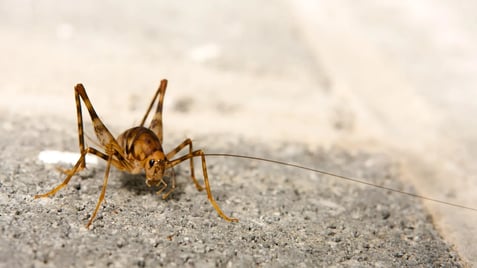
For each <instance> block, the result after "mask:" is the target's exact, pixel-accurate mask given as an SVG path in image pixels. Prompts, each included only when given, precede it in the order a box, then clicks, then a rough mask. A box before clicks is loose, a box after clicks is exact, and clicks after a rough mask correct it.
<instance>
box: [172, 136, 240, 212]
mask: <svg viewBox="0 0 477 268" xmlns="http://www.w3.org/2000/svg"><path fill="white" fill-rule="evenodd" d="M187 145H189V149H190V150H192V141H191V140H190V139H187V140H185V141H184V142H183V143H182V144H180V145H179V146H178V147H177V148H176V149H174V150H173V151H172V152H170V153H169V154H167V156H169V155H172V156H173V155H175V154H176V153H177V152H178V151H180V149H182V148H184V147H185V146H187ZM199 156H200V158H201V160H202V173H203V175H204V184H205V186H204V187H202V186H200V185H199V183H198V182H197V180H196V179H195V176H193V175H192V179H193V181H194V183H196V187H197V186H198V187H197V189H199V190H202V189H203V188H205V190H206V192H207V198H208V199H209V202H210V203H211V204H212V206H213V207H214V209H215V211H217V213H218V214H219V216H220V217H222V218H223V219H225V220H226V221H230V222H238V219H236V218H231V217H229V216H227V215H225V213H224V212H223V211H222V209H221V208H220V206H219V205H218V204H217V202H216V201H215V199H214V196H213V195H212V191H211V190H210V184H209V176H208V175H207V163H206V162H205V155H204V152H203V151H202V150H197V151H193V152H189V153H188V154H186V155H183V156H181V157H179V158H177V159H174V160H171V161H169V165H168V166H169V167H173V166H175V165H177V164H179V163H182V162H184V161H186V160H188V159H191V160H192V159H193V158H194V157H199ZM193 166H194V164H193V162H192V161H191V167H193ZM191 174H194V173H193V168H191ZM199 187H200V188H199Z"/></svg>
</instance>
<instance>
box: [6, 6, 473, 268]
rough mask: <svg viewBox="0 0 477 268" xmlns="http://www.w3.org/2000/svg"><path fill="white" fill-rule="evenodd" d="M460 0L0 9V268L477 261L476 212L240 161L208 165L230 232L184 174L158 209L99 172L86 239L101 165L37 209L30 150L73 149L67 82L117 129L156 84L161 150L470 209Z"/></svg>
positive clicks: (45, 171) (137, 112)
mask: <svg viewBox="0 0 477 268" xmlns="http://www.w3.org/2000/svg"><path fill="white" fill-rule="evenodd" d="M464 3H465V5H467V6H459V5H457V4H456V5H451V4H449V3H447V2H445V1H432V2H430V1H429V2H421V3H420V4H419V5H418V4H415V3H400V4H396V3H394V1H384V2H382V1H380V2H379V3H378V2H374V1H364V2H363V3H361V4H360V5H357V4H354V2H353V1H320V2H319V5H317V4H316V2H315V1H305V0H302V1H294V2H285V1H280V2H276V3H275V4H274V5H266V6H265V5H263V4H259V3H255V2H253V1H245V2H244V1H242V2H241V3H240V4H235V5H229V4H223V3H222V2H220V1H209V2H208V4H204V3H202V4H191V3H187V4H185V3H179V2H174V3H167V2H157V1H140V2H138V3H135V4H134V5H132V4H129V3H126V2H123V3H116V4H112V3H106V2H103V3H95V2H87V1H83V2H82V3H81V4H79V3H76V2H75V3H74V4H73V3H72V2H69V1H63V2H61V3H57V2H53V1H43V2H42V3H41V4H39V3H36V2H29V1H2V2H1V3H0V13H1V16H0V17H1V19H0V20H1V24H0V25H1V26H0V33H1V36H2V42H1V43H0V53H1V54H0V55H1V58H2V61H1V62H0V72H1V73H2V76H1V78H0V90H1V93H2V94H1V96H2V97H1V98H0V114H1V115H0V129H1V131H0V135H1V136H0V138H1V139H0V148H1V153H0V165H1V166H0V170H1V171H0V182H1V187H0V194H1V195H0V200H1V203H0V204H1V218H0V219H1V226H2V229H1V230H2V232H1V234H2V235H1V238H0V239H1V240H2V241H0V242H1V245H2V246H1V247H0V260H1V265H3V266H40V267H41V266H65V265H66V266H80V267H83V266H105V265H110V266H126V265H137V266H147V267H155V266H157V265H160V264H162V265H169V266H173V265H175V266H183V265H188V266H194V265H195V266H205V265H207V266H251V265H254V264H255V265H257V264H258V265H264V266H289V265H292V264H293V265H301V266H329V265H336V266H384V267H388V266H404V265H408V266H415V265H421V266H427V265H435V266H437V265H442V266H461V265H464V266H465V265H473V264H475V263H477V252H476V250H475V248H474V247H473V245H474V244H475V238H474V237H477V235H475V234H476V229H475V227H474V225H473V223H474V222H475V220H476V215H475V213H472V212H469V211H463V210H457V209H454V208H448V207H443V206H440V205H439V206H436V205H433V204H430V203H428V202H426V203H425V204H426V208H423V207H422V206H421V205H420V201H419V200H416V199H411V198H409V197H406V196H401V195H397V194H390V193H388V192H385V191H381V190H379V189H372V188H368V187H362V186H359V185H354V184H348V183H344V182H340V181H338V180H337V179H333V178H327V177H321V176H317V175H316V174H310V173H307V172H303V171H298V170H294V169H289V168H285V167H280V166H273V165H269V164H260V163H256V162H252V161H243V160H240V161H239V160H236V159H235V160H234V159H213V158H211V159H209V160H208V161H209V168H210V173H211V174H210V176H211V179H212V180H213V181H212V183H213V184H212V190H213V192H214V194H215V195H216V197H217V199H218V200H219V203H220V205H221V206H222V208H223V209H224V210H225V211H226V212H227V213H232V215H233V216H237V217H239V218H240V220H241V221H240V222H239V223H238V224H229V223H226V222H223V221H222V220H221V219H220V218H218V217H217V216H216V214H215V211H213V209H212V207H211V206H210V205H209V204H208V202H207V200H206V198H205V195H204V194H203V193H197V192H196V191H195V189H194V187H193V185H191V183H190V180H189V179H188V178H187V170H186V168H185V167H182V168H180V169H179V170H178V171H179V172H178V173H179V174H178V182H179V185H178V189H177V191H176V192H175V194H174V195H173V196H172V198H171V199H170V200H167V201H162V200H161V199H160V198H158V197H157V196H155V195H154V193H153V192H152V190H151V189H148V188H147V187H145V186H144V184H143V182H142V177H141V176H131V175H122V174H121V173H119V172H118V171H113V172H112V174H111V178H112V179H111V180H110V185H109V187H108V191H107V202H106V203H105V204H104V205H103V207H102V209H101V211H100V213H99V217H98V219H97V221H95V223H94V226H93V229H92V230H90V231H87V230H86V229H85V228H83V226H84V224H85V223H86V221H87V218H88V216H89V213H91V212H92V209H93V207H94V204H95V202H96V199H97V195H98V194H99V188H98V187H99V186H100V183H101V182H100V181H101V178H102V176H103V173H102V172H103V171H104V166H103V165H101V164H100V165H98V166H94V167H90V168H89V170H87V171H85V172H84V173H82V174H80V176H77V177H75V178H74V180H73V181H72V182H71V185H69V187H67V188H66V189H65V190H63V191H62V192H60V193H59V194H58V195H57V196H55V197H53V198H50V199H44V200H33V199H32V196H33V195H34V194H36V193H41V192H44V191H47V190H49V189H51V187H53V186H54V185H56V184H57V183H59V182H60V181H61V179H62V178H61V176H60V175H59V174H58V173H57V172H56V170H55V167H54V166H51V165H45V164H43V163H41V162H40V161H39V160H38V158H37V157H38V154H39V153H40V152H41V151H42V150H47V149H54V150H64V151H76V150H77V141H76V139H77V136H76V135H77V134H76V126H75V125H76V122H75V120H76V119H75V107H74V99H73V90H72V89H73V86H74V85H75V84H76V83H78V82H82V83H84V84H85V86H86V89H87V91H88V93H89V95H90V97H91V99H92V102H93V104H94V106H95V108H96V109H97V111H98V113H99V114H100V116H101V118H103V119H104V121H105V123H106V124H107V125H108V127H110V128H111V129H112V130H113V132H114V133H116V134H117V133H119V132H120V131H121V130H123V129H126V128H128V127H131V126H134V124H137V122H138V121H139V120H140V119H141V117H142V115H143V112H144V110H145V108H146V105H147V104H148V103H149V101H150V98H151V96H152V94H153V93H154V90H155V88H156V87H157V85H158V83H159V81H160V79H162V78H168V79H169V81H170V84H169V90H168V92H167V96H166V107H165V126H166V133H165V136H166V141H165V146H166V148H172V147H173V146H174V145H176V144H177V143H178V142H180V141H181V140H183V139H184V138H186V137H191V138H193V140H194V142H195V144H196V147H197V148H204V149H206V150H207V151H210V152H231V153H244V154H248V155H256V156H265V157H270V158H274V159H281V160H287V161H293V162H296V163H301V164H306V165H309V166H312V167H316V168H323V169H326V170H329V171H333V172H336V173H340V174H344V175H350V176H356V177H365V178H369V179H370V180H373V181H374V182H376V183H379V184H384V185H389V186H392V187H396V188H398V189H404V190H406V191H415V190H414V189H413V187H412V186H411V185H415V186H416V187H417V188H418V190H417V191H418V192H419V193H421V194H424V195H427V196H431V197H436V198H439V199H444V200H447V201H451V202H457V203H462V204H464V205H468V206H473V204H477V202H476V200H475V195H474V194H473V193H474V192H475V187H476V186H475V175H473V174H476V173H475V172H474V171H475V165H474V164H473V163H474V162H473V156H475V144H477V143H476V142H475V135H473V133H475V131H476V129H477V128H475V126H476V125H477V124H476V122H475V118H474V117H473V116H472V114H475V113H474V110H475V107H476V106H475V103H474V101H475V100H476V99H477V98H474V94H475V90H472V88H473V87H474V86H473V85H475V81H474V80H472V79H475V78H473V76H472V74H473V73H474V72H473V69H472V68H474V67H473V66H476V65H475V64H474V63H475V59H476V57H475V51H473V50H472V49H471V48H472V44H475V42H474V40H475V33H474V31H473V30H472V29H473V28H472V25H475V22H474V21H473V17H472V14H474V13H472V12H471V10H475V8H474V7H473V6H472V2H471V1H465V2H464ZM462 5H464V4H462ZM441 18H445V19H444V20H441ZM442 21H445V22H442ZM437 22H440V23H441V24H438V26H439V27H435V25H436V23H437ZM442 29H444V30H445V31H444V33H445V36H444V37H442V32H443V31H441V30H442ZM436 78H439V79H436ZM457 90H459V91H457ZM456 92H458V94H457V93H456ZM464 130H465V131H464ZM89 133H90V134H89V136H91V137H92V136H93V134H92V129H89ZM449 178H451V179H449Z"/></svg>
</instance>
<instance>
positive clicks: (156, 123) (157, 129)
mask: <svg viewBox="0 0 477 268" xmlns="http://www.w3.org/2000/svg"><path fill="white" fill-rule="evenodd" d="M166 88H167V80H166V79H163V80H161V84H160V85H159V88H158V89H157V91H156V93H155V94H154V97H153V98H152V101H151V104H149V107H148V108H147V111H146V114H145V115H144V117H143V119H142V121H141V124H140V125H139V126H141V127H142V126H144V123H145V122H146V120H147V117H148V116H149V113H150V112H151V109H152V106H154V103H155V102H156V99H157V98H158V97H159V101H158V103H157V108H156V113H155V114H154V117H153V118H152V120H151V125H150V126H149V128H150V129H151V130H152V131H153V132H154V133H155V134H156V135H157V137H158V138H159V141H160V143H161V144H162V141H163V128H162V108H163V106H164V105H163V104H164V95H165V94H166Z"/></svg>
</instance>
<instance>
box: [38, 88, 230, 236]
mask: <svg viewBox="0 0 477 268" xmlns="http://www.w3.org/2000/svg"><path fill="white" fill-rule="evenodd" d="M166 87H167V80H165V79H164V80H162V81H161V84H160V86H159V88H158V89H157V91H156V94H155V95H154V97H153V99H152V101H151V104H150V105H149V108H148V109H147V111H146V114H145V115H144V118H143V119H142V121H141V124H139V126H138V127H133V128H130V129H128V130H126V131H124V132H123V133H122V134H120V135H119V136H118V137H117V138H116V139H115V138H114V137H113V135H112V134H111V132H109V130H108V129H107V128H106V126H105V125H104V124H103V122H102V121H101V120H100V119H99V117H98V114H96V111H95V110H94V108H93V105H92V104H91V102H90V100H89V98H88V95H87V94H86V90H85V88H84V86H83V85H82V84H77V85H76V86H75V100H76V114H77V117H78V138H79V147H80V153H81V156H80V158H79V159H78V161H77V162H76V164H75V165H74V166H73V168H72V169H70V170H63V172H64V173H65V174H66V178H65V180H64V181H63V182H62V183H61V184H59V185H58V186H56V187H55V188H53V190H51V191H49V192H47V193H45V194H38V195H35V198H41V197H48V196H52V195H54V194H55V193H56V192H58V191H59V190H60V189H61V188H63V187H65V186H66V185H67V184H68V182H69V181H70V179H71V178H72V177H73V175H75V174H76V173H78V172H79V171H81V170H82V169H84V168H85V167H86V161H85V157H86V155H87V154H93V155H96V156H98V157H99V158H102V159H104V160H105V161H106V162H107V164H106V172H105V174H104V180H103V187H102V189H101V194H100V195H99V199H98V202H97V204H96V208H95V209H94V212H93V214H92V215H91V217H90V219H89V221H88V224H87V225H86V227H87V228H89V226H90V225H91V223H93V220H94V219H95V217H96V214H97V213H98V210H99V207H100V205H101V202H103V200H104V196H105V193H106V186H107V185H108V177H109V170H110V168H111V165H113V166H115V167H116V168H118V169H119V170H122V171H125V172H128V173H131V174H138V173H140V172H141V171H142V170H144V171H145V175H146V184H147V185H148V186H149V187H150V186H158V187H159V190H158V191H157V194H161V193H162V192H164V190H165V189H166V188H167V187H168V184H167V183H166V182H165V181H164V180H163V175H164V172H165V170H166V169H169V168H172V167H174V166H176V165H178V164H180V163H182V162H184V161H186V160H190V173H191V178H192V181H193V182H194V184H195V186H196V188H197V190H199V191H202V190H203V189H204V188H205V190H206V192H207V197H208V199H209V201H210V203H211V204H212V206H213V207H214V209H215V210H216V211H217V213H218V214H219V216H220V217H222V218H223V219H225V220H226V221H229V222H237V221H238V219H235V218H231V217H228V216H227V215H225V214H224V212H222V210H221V209H220V207H219V205H218V204H217V202H216V201H215V199H214V196H213V195H212V192H211V190H210V185H209V178H208V176H207V165H206V162H205V154H204V152H203V151H202V150H195V151H194V150H193V149H192V141H191V139H186V140H185V141H183V142H182V143H181V144H179V145H178V146H177V147H176V148H174V149H173V150H172V151H170V152H169V153H167V154H166V153H164V150H163V148H162V144H163V130H162V108H163V102H164V94H165V92H166ZM157 98H159V102H158V104H157V108H156V113H155V114H154V117H153V118H152V121H151V124H150V125H149V127H145V126H144V123H145V121H146V119H147V117H148V115H149V112H150V111H151V109H152V107H153V106H154V103H155V102H156V99H157ZM80 99H82V100H83V102H84V104H85V105H86V108H87V109H88V112H89V115H90V116H91V120H92V122H93V126H94V131H95V133H96V137H97V138H98V141H99V146H101V147H102V148H101V149H102V150H99V149H96V148H93V147H89V146H88V147H85V143H84V133H83V114H82V112H81V100H80ZM186 147H188V148H189V152H188V153H187V154H185V155H183V156H181V157H178V158H176V159H173V158H174V156H175V155H176V154H177V153H178V152H180V151H181V150H182V149H184V148H186ZM194 157H200V158H201V160H202V173H203V176H204V183H205V185H204V186H202V185H200V184H199V182H198V181H197V179H196V177H195V173H194ZM174 189H175V178H174V176H172V177H171V185H170V189H169V190H168V191H167V192H165V193H163V194H162V198H163V199H166V198H167V197H168V196H169V195H170V194H171V192H172V191H174Z"/></svg>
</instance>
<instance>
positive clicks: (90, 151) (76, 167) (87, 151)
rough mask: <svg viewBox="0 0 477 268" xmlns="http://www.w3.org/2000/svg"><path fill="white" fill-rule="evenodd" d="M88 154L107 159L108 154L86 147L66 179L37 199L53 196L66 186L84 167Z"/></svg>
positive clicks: (38, 195)
mask: <svg viewBox="0 0 477 268" xmlns="http://www.w3.org/2000/svg"><path fill="white" fill-rule="evenodd" d="M86 154H94V155H96V156H98V157H100V158H103V159H105V158H106V159H107V158H108V156H107V155H105V154H103V153H102V152H100V151H98V150H96V149H94V148H91V147H87V148H86V149H84V150H83V151H82V152H81V156H80V158H79V159H78V161H77V162H76V164H75V165H74V167H73V168H72V169H71V170H70V171H68V172H67V176H66V178H65V180H64V181H63V182H62V183H61V184H59V185H58V186H56V187H55V188H53V190H51V191H49V192H47V193H45V194H37V195H35V196H34V198H35V199H37V198H41V197H48V196H52V195H54V194H56V192H58V191H59V190H61V189H62V188H63V187H65V186H66V185H67V184H68V183H69V182H70V180H71V178H72V177H73V175H75V174H76V173H78V171H80V170H81V169H82V168H81V164H82V163H84V159H85V157H86Z"/></svg>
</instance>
